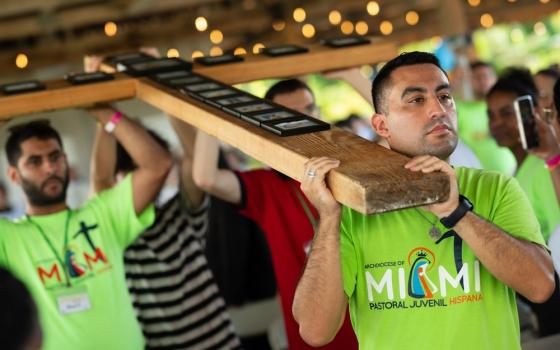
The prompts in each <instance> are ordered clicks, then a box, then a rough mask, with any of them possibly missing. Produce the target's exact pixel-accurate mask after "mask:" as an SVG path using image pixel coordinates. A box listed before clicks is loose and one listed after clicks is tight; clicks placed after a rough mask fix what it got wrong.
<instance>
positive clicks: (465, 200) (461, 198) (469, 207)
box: [459, 195, 474, 210]
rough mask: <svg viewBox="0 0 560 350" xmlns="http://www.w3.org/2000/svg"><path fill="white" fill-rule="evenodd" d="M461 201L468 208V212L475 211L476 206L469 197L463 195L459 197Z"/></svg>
mask: <svg viewBox="0 0 560 350" xmlns="http://www.w3.org/2000/svg"><path fill="white" fill-rule="evenodd" d="M459 200H461V201H463V203H464V205H465V206H466V207H467V208H468V210H473V208H474V205H473V204H472V202H471V201H470V200H469V199H468V198H467V197H465V196H463V195H459Z"/></svg>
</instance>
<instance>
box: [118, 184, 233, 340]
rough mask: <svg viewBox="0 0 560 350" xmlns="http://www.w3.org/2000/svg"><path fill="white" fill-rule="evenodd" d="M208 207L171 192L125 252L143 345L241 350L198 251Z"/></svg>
mask: <svg viewBox="0 0 560 350" xmlns="http://www.w3.org/2000/svg"><path fill="white" fill-rule="evenodd" d="M208 207H209V200H208V199H206V200H205V201H204V204H203V205H202V206H201V208H200V209H198V210H191V209H189V208H188V205H187V204H186V203H184V201H183V200H182V196H181V194H177V195H176V196H175V197H173V198H172V199H171V200H169V201H168V202H167V203H166V204H164V205H163V206H162V207H161V208H159V209H158V211H157V215H156V219H155V222H154V224H153V225H152V227H150V228H148V229H147V230H146V231H145V232H144V233H142V235H140V237H139V238H138V239H137V240H136V241H135V242H134V243H133V244H132V245H131V246H130V247H128V249H127V251H126V252H125V265H126V279H127V283H128V287H129V291H130V294H131V297H132V301H133V304H134V308H135V309H136V312H137V316H138V321H139V322H140V324H141V326H142V331H143V333H144V337H145V339H146V349H161V350H164V349H192V350H194V349H197V350H198V349H200V350H205V349H220V350H221V349H224V350H229V349H241V345H240V341H239V339H238V338H237V336H236V334H235V332H234V329H233V325H232V323H231V320H230V318H229V315H228V313H227V312H226V304H225V302H224V300H223V298H222V297H221V295H220V294H219V290H218V287H217V285H216V282H215V281H214V277H213V275H212V272H211V271H210V269H209V267H208V262H207V260H206V257H205V255H204V251H203V244H204V243H203V236H204V234H205V232H206V230H207V227H208V215H207V213H208Z"/></svg>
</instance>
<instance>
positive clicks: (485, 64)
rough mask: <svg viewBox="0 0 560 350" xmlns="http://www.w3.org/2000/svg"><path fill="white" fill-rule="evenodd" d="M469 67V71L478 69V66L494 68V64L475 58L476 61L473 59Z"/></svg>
mask: <svg viewBox="0 0 560 350" xmlns="http://www.w3.org/2000/svg"><path fill="white" fill-rule="evenodd" d="M469 67H470V68H471V71H473V70H475V69H478V68H490V69H492V70H495V69H494V66H492V65H491V64H490V63H488V62H486V61H481V60H477V61H473V62H471V63H469Z"/></svg>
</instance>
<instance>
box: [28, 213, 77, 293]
mask: <svg viewBox="0 0 560 350" xmlns="http://www.w3.org/2000/svg"><path fill="white" fill-rule="evenodd" d="M71 215H72V211H71V210H70V209H67V212H66V224H65V225H64V246H63V251H64V256H65V258H66V260H67V262H70V260H68V259H67V257H68V252H69V249H68V226H69V223H70V216H71ZM26 218H27V221H28V222H29V223H30V224H32V225H33V226H34V227H35V229H36V230H37V231H38V232H39V233H40V234H41V236H42V237H43V239H44V240H45V242H47V244H48V246H49V248H50V249H51V251H52V252H53V254H54V256H55V257H56V260H58V263H59V264H60V267H61V268H62V270H63V272H64V276H65V277H66V286H67V287H70V286H71V282H70V276H69V272H68V271H69V266H70V263H68V264H65V263H64V260H63V259H62V257H61V256H60V255H59V254H58V251H57V250H56V249H55V247H54V245H53V244H52V242H51V240H50V239H49V237H48V236H47V234H46V233H45V231H44V230H43V228H42V227H41V226H39V225H38V224H37V223H36V222H35V221H33V219H31V216H29V215H26Z"/></svg>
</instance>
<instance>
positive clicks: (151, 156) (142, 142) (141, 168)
mask: <svg viewBox="0 0 560 350" xmlns="http://www.w3.org/2000/svg"><path fill="white" fill-rule="evenodd" d="M115 112H116V111H115V110H113V109H112V108H95V109H92V110H90V113H91V114H92V115H93V117H94V118H95V119H96V120H97V121H98V123H99V124H100V125H103V126H105V125H107V123H108V122H109V121H110V120H111V119H112V118H113V115H114V114H115ZM113 135H114V136H115V138H116V139H117V141H118V142H119V143H120V144H121V145H122V146H123V147H124V149H125V150H126V151H127V152H128V154H129V155H130V157H131V158H132V160H133V161H134V163H135V164H137V165H138V168H137V169H136V170H134V172H133V173H132V190H133V199H134V210H135V211H136V214H140V213H142V212H143V211H144V209H146V207H147V206H148V205H149V204H150V203H151V202H153V201H154V199H155V198H156V196H157V194H158V193H159V191H160V189H161V187H162V185H163V182H164V181H165V177H166V176H167V173H168V172H169V169H170V168H171V165H172V159H171V155H170V154H169V153H168V152H167V151H166V150H165V149H163V148H162V147H161V146H160V145H159V144H158V143H157V142H156V141H155V140H154V139H153V138H152V137H151V136H150V134H148V132H147V131H146V130H145V129H144V128H142V127H141V126H140V125H138V124H137V123H135V122H133V121H131V120H130V119H128V118H127V117H126V116H123V117H122V118H121V119H120V121H118V123H117V124H116V128H115V129H114V131H113Z"/></svg>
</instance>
